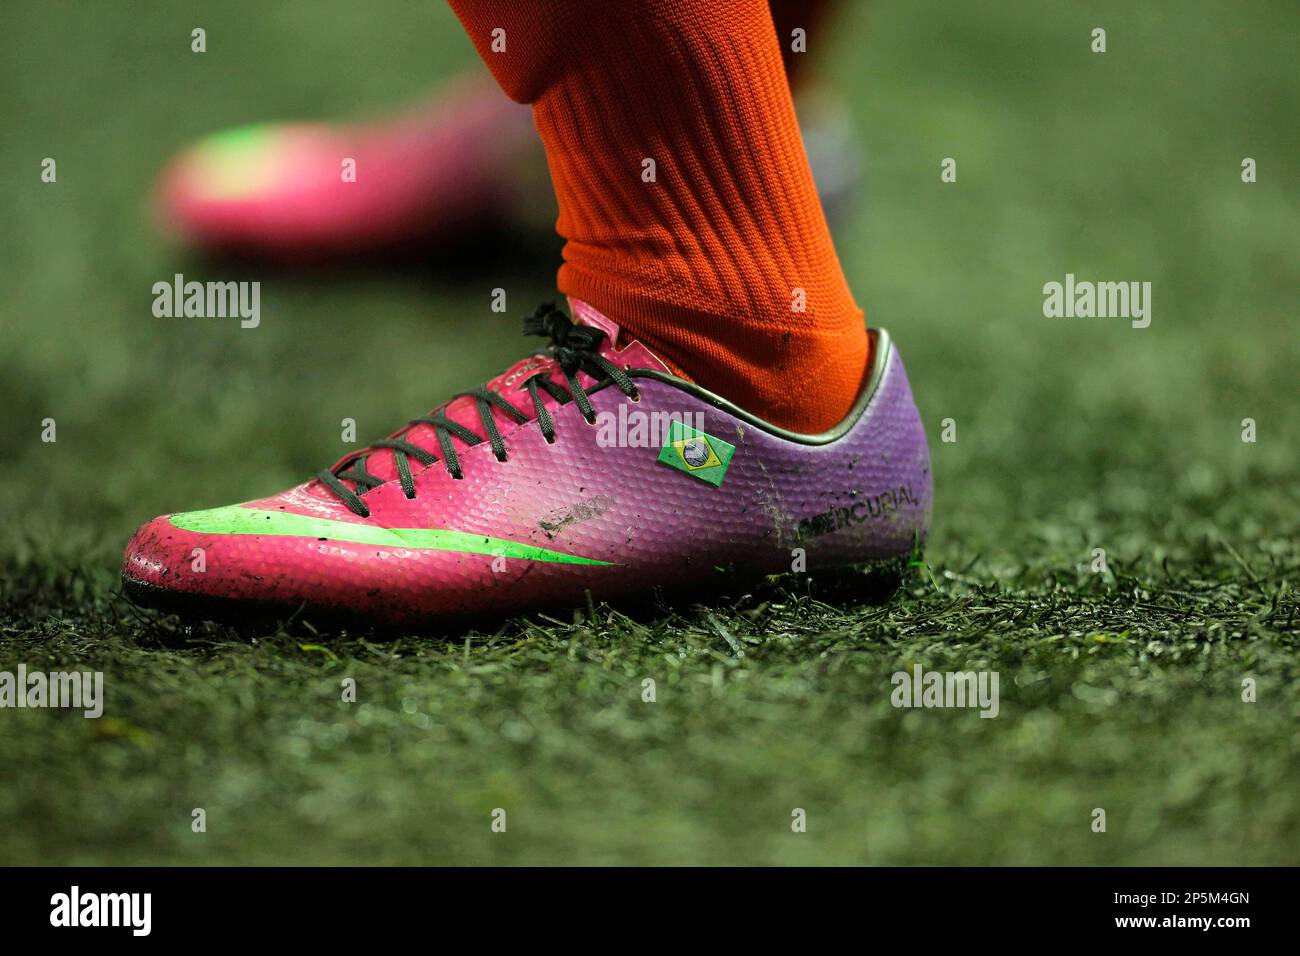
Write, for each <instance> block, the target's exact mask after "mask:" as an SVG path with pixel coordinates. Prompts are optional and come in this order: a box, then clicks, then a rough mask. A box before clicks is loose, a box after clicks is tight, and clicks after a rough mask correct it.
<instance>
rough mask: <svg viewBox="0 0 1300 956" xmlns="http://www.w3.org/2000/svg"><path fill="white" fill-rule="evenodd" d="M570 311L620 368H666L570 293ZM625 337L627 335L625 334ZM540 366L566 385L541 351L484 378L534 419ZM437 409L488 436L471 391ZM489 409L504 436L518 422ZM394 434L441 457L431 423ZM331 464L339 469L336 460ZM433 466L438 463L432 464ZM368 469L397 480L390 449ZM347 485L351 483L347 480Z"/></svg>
mask: <svg viewBox="0 0 1300 956" xmlns="http://www.w3.org/2000/svg"><path fill="white" fill-rule="evenodd" d="M569 310H570V313H571V314H572V316H573V321H574V323H575V324H577V325H589V326H591V327H593V328H597V329H600V330H601V331H603V332H604V333H605V338H604V339H603V340H602V341H601V343H600V349H599V353H600V355H602V356H603V357H604V358H606V359H608V360H609V361H610V362H611V363H612V364H614V365H616V366H618V367H619V368H650V369H655V370H656V371H662V372H666V371H668V367H667V366H666V365H664V363H663V362H661V361H660V360H659V358H658V357H657V356H656V355H655V354H654V353H653V352H651V351H650V350H649V349H647V348H646V347H645V346H644V345H642V344H641V343H640V342H638V341H636V340H635V339H628V340H627V341H625V342H620V341H619V337H620V335H621V334H622V330H621V329H620V328H619V327H618V324H617V323H616V322H614V320H613V319H611V318H609V317H608V316H606V315H603V314H602V313H600V312H598V311H596V309H594V308H592V307H591V306H590V305H588V304H587V303H585V302H583V301H582V300H580V299H573V298H570V299H569ZM624 338H625V339H626V338H627V337H626V336H624ZM543 371H544V372H546V374H547V377H548V378H549V379H550V380H551V381H553V382H555V383H556V384H557V385H561V386H563V387H564V388H565V389H566V390H567V388H568V380H567V379H566V378H565V376H564V371H563V370H562V369H561V368H560V365H559V363H558V362H556V361H555V360H554V359H553V358H549V357H548V356H546V355H543V354H541V353H540V352H539V353H534V354H533V355H530V356H528V357H527V358H522V359H520V360H519V361H518V362H516V363H515V364H514V365H511V366H510V367H509V368H508V369H506V370H505V371H504V372H502V373H501V374H500V375H497V376H496V377H495V378H492V379H490V380H488V382H487V385H486V387H487V388H488V389H489V390H491V391H494V392H497V393H499V394H500V395H501V397H502V398H504V399H505V400H506V401H508V402H509V403H510V404H511V405H513V406H515V408H517V409H519V410H520V411H521V412H524V413H525V414H527V415H528V417H529V418H530V419H532V418H536V417H537V410H536V408H534V406H533V397H532V394H531V393H530V392H529V391H528V389H527V388H526V387H525V385H524V383H525V382H527V381H528V380H529V379H530V378H532V377H533V376H534V375H536V374H537V373H538V372H543ZM577 378H578V382H579V383H580V384H581V385H582V387H583V388H590V387H591V386H593V385H595V384H596V382H597V379H595V378H593V377H592V376H590V375H588V374H587V373H586V372H579V373H578V375H577ZM539 394H540V395H541V397H542V401H543V402H545V403H546V406H547V408H548V409H550V410H551V411H552V412H553V411H554V409H555V407H556V405H557V404H558V403H557V402H556V401H555V399H553V398H551V396H550V395H548V394H547V393H546V392H544V391H542V392H539ZM435 411H441V412H442V413H443V414H444V415H446V417H448V418H450V419H451V420H452V421H455V422H457V423H459V424H461V425H463V426H465V427H466V428H468V429H469V430H470V431H472V432H473V433H474V434H476V435H478V436H479V437H480V438H482V439H484V440H486V439H487V430H486V429H485V428H484V427H483V419H482V418H481V417H480V416H479V412H478V402H477V401H476V400H475V399H474V398H473V397H472V396H468V395H464V396H461V397H460V398H456V399H453V400H452V401H451V402H450V403H448V404H446V405H444V406H442V407H441V408H439V409H435ZM492 414H493V415H494V416H496V423H497V430H498V431H500V432H501V434H502V435H506V434H508V433H509V432H510V430H511V429H513V428H515V427H517V423H516V422H515V421H514V419H512V418H510V417H509V416H508V415H506V414H505V412H503V411H501V410H500V409H498V408H496V407H495V406H494V407H493V408H492ZM426 417H427V416H426ZM397 436H400V437H402V438H404V439H405V440H406V441H408V442H410V443H411V444H412V445H415V446H416V447H417V448H423V449H424V450H425V451H427V452H429V454H431V455H433V456H435V457H437V458H439V459H441V458H442V446H441V445H440V444H439V442H438V435H437V431H436V430H435V428H434V426H432V425H413V426H411V427H410V428H409V429H406V430H405V431H404V432H403V431H399V432H398V433H397V435H395V436H392V437H397ZM451 440H452V441H453V442H455V444H456V447H457V448H458V449H460V448H464V447H465V443H464V442H462V441H461V440H460V439H459V438H456V437H455V436H452V439H451ZM410 465H411V470H412V471H413V472H414V471H418V470H419V468H420V464H419V462H417V461H414V460H412V461H411V462H410ZM334 467H335V469H336V470H337V468H338V465H335V466H334ZM434 467H442V466H441V465H436V466H434ZM366 470H367V471H369V472H370V474H372V475H374V476H375V477H376V478H381V479H383V480H384V481H392V480H393V479H395V478H396V477H397V463H396V462H395V461H394V459H393V453H392V451H391V450H389V449H387V448H381V449H379V450H378V451H373V452H370V453H369V454H368V455H367V457H366ZM348 485H349V487H351V485H352V483H351V482H348ZM322 491H324V489H322ZM324 493H325V494H326V495H328V494H329V492H328V491H324Z"/></svg>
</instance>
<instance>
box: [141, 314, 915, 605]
mask: <svg viewBox="0 0 1300 956" xmlns="http://www.w3.org/2000/svg"><path fill="white" fill-rule="evenodd" d="M570 304H571V307H572V310H573V315H574V319H575V320H576V321H571V320H570V319H569V317H568V316H566V315H565V314H564V313H563V312H560V311H559V310H557V309H555V308H553V307H552V306H549V305H547V306H543V307H541V308H539V309H538V310H537V311H536V312H535V313H534V314H533V315H531V316H529V317H528V319H527V320H525V331H527V332H530V333H534V334H540V335H545V336H547V337H548V338H549V340H550V345H549V347H548V348H547V349H546V350H545V351H544V352H540V353H537V354H534V355H531V356H529V357H528V358H525V359H523V360H521V361H519V362H517V363H516V364H515V365H513V366H512V367H511V368H509V369H508V370H506V371H505V372H503V373H502V374H500V375H498V376H497V377H496V378H494V379H492V380H491V381H489V382H488V383H487V384H485V385H483V386H481V387H479V388H477V389H474V390H473V391H469V392H465V393H462V394H460V395H457V396H455V397H454V398H452V400H451V401H450V402H448V403H446V404H444V405H442V406H440V407H439V408H437V409H435V410H434V411H433V412H431V413H430V414H428V415H425V416H422V417H420V418H416V419H414V420H412V421H411V422H410V423H409V424H407V425H406V426H405V427H404V428H402V429H400V430H399V431H397V432H395V433H394V434H393V435H392V436H390V437H389V438H386V439H384V440H382V441H378V442H375V443H374V444H372V445H370V446H369V447H367V448H365V449H362V450H360V451H356V452H353V453H351V454H349V455H347V456H345V457H344V458H343V459H342V460H340V461H339V462H338V463H337V464H335V465H334V466H333V467H332V468H330V469H328V470H325V471H322V472H320V474H318V475H317V476H316V477H315V478H314V479H312V480H310V481H307V482H304V483H303V484H300V485H298V486H297V487H294V488H291V489H289V490H288V491H285V492H282V493H280V494H277V495H272V496H271V497H269V498H262V499H259V500H257V501H250V502H246V503H244V504H238V505H231V506H228V507H224V508H212V509H209V510H206V511H189V512H182V513H179V514H169V515H163V516H162V517H160V518H155V519H154V520H153V521H150V522H149V523H147V524H145V525H143V526H142V527H141V528H140V529H139V530H138V531H137V532H136V533H135V536H134V537H133V538H132V539H131V541H130V543H129V544H128V545H127V549H126V556H125V558H124V560H123V564H122V580H123V583H124V586H125V589H126V593H127V594H128V596H130V598H131V599H132V600H133V601H135V602H136V603H138V604H142V605H146V606H150V607H157V608H161V609H164V610H171V611H176V612H179V613H182V614H186V615H189V616H199V617H211V618H218V619H229V618H240V617H271V616H276V615H281V616H287V615H289V614H292V613H294V612H295V611H298V610H299V609H305V613H306V614H307V615H308V616H312V615H315V616H318V617H342V618H356V619H362V620H365V621H367V622H369V623H371V624H375V625H381V626H382V625H395V626H412V625H423V626H426V627H427V626H430V625H436V623H437V622H439V621H442V620H449V619H457V618H467V617H469V618H473V617H483V616H502V615H508V614H510V613H515V612H521V611H527V610H532V609H537V608H542V607H547V606H557V605H558V606H562V605H570V606H571V605H574V604H579V603H582V602H584V601H585V600H586V595H587V594H588V592H589V593H590V596H591V598H592V599H593V600H596V601H601V600H609V601H615V600H619V599H623V598H629V597H635V596H638V595H645V594H647V593H649V592H652V591H657V592H659V593H663V594H672V593H675V592H685V591H700V590H708V589H710V588H713V587H716V585H717V582H718V580H719V576H720V574H723V573H725V574H728V575H731V576H733V577H740V578H742V579H754V578H759V577H762V576H765V575H771V574H780V573H787V572H791V571H792V570H794V571H801V570H804V569H806V570H808V571H817V570H821V569H829V568H839V567H845V566H856V565H871V564H876V563H895V562H901V561H902V560H905V559H906V558H907V557H909V556H911V555H913V554H914V553H915V552H916V549H918V548H919V546H920V543H921V541H922V540H923V539H924V536H925V533H926V529H927V526H928V523H929V518H930V506H931V476H930V456H929V450H928V449H927V447H926V440H925V432H924V429H923V428H922V425H921V420H920V417H919V415H918V414H917V410H916V406H915V404H914V403H913V401H912V393H911V390H910V388H909V387H908V382H907V374H906V373H905V372H904V371H903V363H902V360H901V359H900V358H899V356H898V352H897V351H896V350H895V348H894V346H893V343H892V341H891V340H890V338H889V336H888V335H887V334H886V333H885V332H884V331H883V330H880V331H875V332H873V333H872V336H873V339H874V361H873V363H872V367H871V369H870V371H869V374H868V376H867V378H866V381H865V382H864V383H863V387H862V392H861V394H860V395H859V397H858V400H857V402H856V403H855V405H854V406H853V409H852V410H851V411H850V412H849V414H848V415H847V416H846V417H845V418H844V420H843V421H842V422H841V423H840V424H839V425H837V426H836V427H835V428H833V429H831V430H830V431H828V432H824V433H822V434H818V435H801V434H794V433H792V432H788V431H785V430H783V429H780V428H777V427H774V426H772V425H770V424H767V423H766V422H764V421H762V420H760V419H758V418H756V417H755V416H753V415H751V414H749V413H747V412H745V411H744V410H743V409H740V408H737V407H736V406H735V405H733V404H731V403H730V402H728V401H727V400H726V399H724V398H721V397H719V396H717V395H714V394H712V393H710V392H708V391H707V390H705V389H703V388H701V387H699V386H698V385H695V384H693V383H691V382H688V381H686V380H684V379H682V378H680V377H678V376H676V375H674V374H673V373H671V372H670V371H669V370H668V369H667V367H666V366H665V365H664V364H663V363H662V362H661V361H659V359H657V358H656V357H655V356H654V355H653V354H652V353H651V352H650V351H649V350H647V349H646V348H645V347H644V346H643V345H641V343H639V342H637V341H634V340H632V341H629V340H627V337H626V336H622V335H620V331H619V328H618V326H617V325H616V324H615V323H614V322H612V321H611V320H610V319H608V318H607V317H605V316H603V315H601V314H600V313H598V312H597V311H596V310H594V309H593V308H591V307H590V306H588V305H587V304H585V303H583V302H580V301H577V300H571V303H570Z"/></svg>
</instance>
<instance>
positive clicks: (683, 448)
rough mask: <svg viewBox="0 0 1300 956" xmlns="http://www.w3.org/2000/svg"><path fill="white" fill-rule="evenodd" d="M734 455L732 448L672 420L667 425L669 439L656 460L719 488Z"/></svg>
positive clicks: (733, 446)
mask: <svg viewBox="0 0 1300 956" xmlns="http://www.w3.org/2000/svg"><path fill="white" fill-rule="evenodd" d="M735 453H736V446H735V445H729V444H727V443H726V442H725V441H723V440H722V439H721V438H714V437H713V436H712V435H706V434H705V433H704V432H702V431H699V430H697V429H694V428H691V426H689V425H684V424H682V423H681V422H679V421H677V420H676V419H673V420H672V421H671V422H670V423H669V425H668V440H667V441H665V442H664V447H663V448H661V449H660V450H659V460H660V461H661V462H663V463H664V464H665V465H667V466H668V467H670V468H676V469H677V470H678V471H684V472H686V474H688V475H690V476H691V477H692V478H698V479H700V481H707V482H708V483H709V484H711V485H713V486H714V487H715V488H716V487H720V486H721V485H722V479H723V478H725V477H726V475H727V468H728V466H730V464H731V456H732V455H734V454H735Z"/></svg>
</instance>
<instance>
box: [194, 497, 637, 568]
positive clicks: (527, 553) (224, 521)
mask: <svg viewBox="0 0 1300 956" xmlns="http://www.w3.org/2000/svg"><path fill="white" fill-rule="evenodd" d="M170 520H171V523H172V524H173V525H174V526H176V527H177V528H180V529H181V530H182V531H193V532H196V533H198V534H279V535H289V536H293V537H299V538H328V539H331V540H334V541H349V542H352V543H355V544H377V545H382V546H383V547H388V548H412V549H423V550H427V551H463V552H466V553H468V554H490V555H492V556H493V557H503V558H522V559H523V560H525V561H551V562H554V563H557V564H599V565H609V564H612V563H613V562H611V561H597V560H596V559H595V558H584V557H580V556H579V555H576V554H565V553H564V552H562V551H551V550H548V549H546V548H538V547H535V546H533V545H531V544H521V543H519V542H518V541H510V540H508V539H506V538H489V537H487V536H486V535H481V534H470V533H469V532H466V531H445V530H443V529H441V528H381V527H378V526H376V525H369V524H355V523H353V522H351V521H335V520H334V519H333V518H313V517H311V516H310V515H300V514H294V513H293V512H289V511H263V510H261V509H258V508H241V507H240V506H239V505H228V506H227V507H224V508H210V509H208V510H207V511H186V512H184V513H182V514H176V515H172V516H171V519H170Z"/></svg>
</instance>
